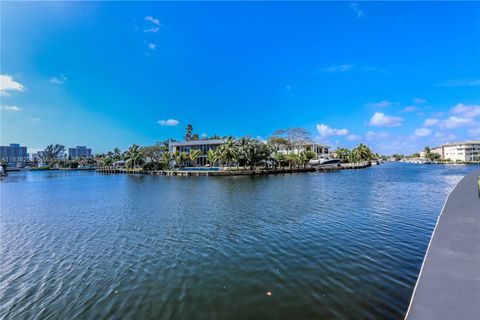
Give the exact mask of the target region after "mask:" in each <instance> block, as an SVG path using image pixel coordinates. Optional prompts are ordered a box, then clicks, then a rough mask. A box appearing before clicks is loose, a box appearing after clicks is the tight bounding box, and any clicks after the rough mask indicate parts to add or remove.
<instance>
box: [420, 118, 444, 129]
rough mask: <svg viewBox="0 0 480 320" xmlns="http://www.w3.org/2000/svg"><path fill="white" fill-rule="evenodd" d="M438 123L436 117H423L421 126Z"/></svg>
mask: <svg viewBox="0 0 480 320" xmlns="http://www.w3.org/2000/svg"><path fill="white" fill-rule="evenodd" d="M439 123H440V120H439V119H437V118H428V119H425V121H423V126H424V127H431V126H435V125H437V124H439Z"/></svg>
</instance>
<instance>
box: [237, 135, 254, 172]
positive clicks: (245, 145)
mask: <svg viewBox="0 0 480 320" xmlns="http://www.w3.org/2000/svg"><path fill="white" fill-rule="evenodd" d="M251 143H252V139H250V138H248V137H242V138H240V139H238V140H237V142H236V144H235V145H236V147H237V162H238V163H239V164H241V165H243V166H246V164H247V158H248V156H247V154H248V149H249V148H250V145H251Z"/></svg>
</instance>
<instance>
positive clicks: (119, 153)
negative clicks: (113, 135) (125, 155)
mask: <svg viewBox="0 0 480 320" xmlns="http://www.w3.org/2000/svg"><path fill="white" fill-rule="evenodd" d="M121 157H122V151H120V149H118V148H114V149H113V158H114V159H115V160H120V159H121Z"/></svg>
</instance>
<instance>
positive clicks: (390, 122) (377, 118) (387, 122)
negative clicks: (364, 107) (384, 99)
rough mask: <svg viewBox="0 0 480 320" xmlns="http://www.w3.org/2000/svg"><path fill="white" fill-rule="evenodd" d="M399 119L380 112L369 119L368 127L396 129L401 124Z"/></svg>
mask: <svg viewBox="0 0 480 320" xmlns="http://www.w3.org/2000/svg"><path fill="white" fill-rule="evenodd" d="M402 121H403V119H402V118H400V117H394V116H388V115H386V114H384V113H382V112H375V114H374V115H373V116H372V118H371V119H370V122H369V125H370V126H376V127H398V126H400V125H401V124H402Z"/></svg>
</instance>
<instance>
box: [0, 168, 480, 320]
mask: <svg viewBox="0 0 480 320" xmlns="http://www.w3.org/2000/svg"><path fill="white" fill-rule="evenodd" d="M473 169H474V167H472V166H428V165H426V166H422V165H412V164H386V165H381V166H378V167H372V168H369V169H366V170H356V171H342V172H336V173H318V174H299V175H279V176H270V177H190V178H186V177H163V176H126V175H99V174H95V173H93V172H61V171H57V172H29V173H18V174H12V175H10V176H9V177H8V178H7V179H5V180H4V181H2V182H1V185H0V187H1V209H2V210H1V212H2V213H1V219H0V235H1V241H0V249H1V251H0V253H1V257H2V264H1V275H0V300H1V301H2V304H1V306H0V316H1V317H2V318H32V319H59V318H74V317H79V318H82V319H98V318H146V319H149V318H150V319H158V318H165V319H167V318H182V319H183V318H195V319H202V318H204V319H212V318H239V319H249V318H272V319H301V318H348V319H364V318H369V319H372V318H378V319H384V318H390V319H392V318H396V319H400V318H402V317H403V315H404V313H405V311H406V308H407V305H408V301H409V298H410V295H411V292H412V290H413V286H414V283H415V281H416V276H417V274H418V270H419V268H420V265H421V262H422V259H423V254H424V252H425V249H426V246H427V243H428V240H429V236H430V233H431V230H432V229H433V226H434V224H435V221H436V218H437V216H438V214H439V211H440V209H441V207H442V205H443V202H444V200H445V198H446V196H447V194H448V193H449V192H450V191H451V190H452V189H453V187H454V186H455V184H456V183H457V181H459V180H460V178H461V177H462V176H464V175H465V174H466V173H467V172H468V171H470V170H473ZM267 292H271V295H267V294H266V293H267Z"/></svg>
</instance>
